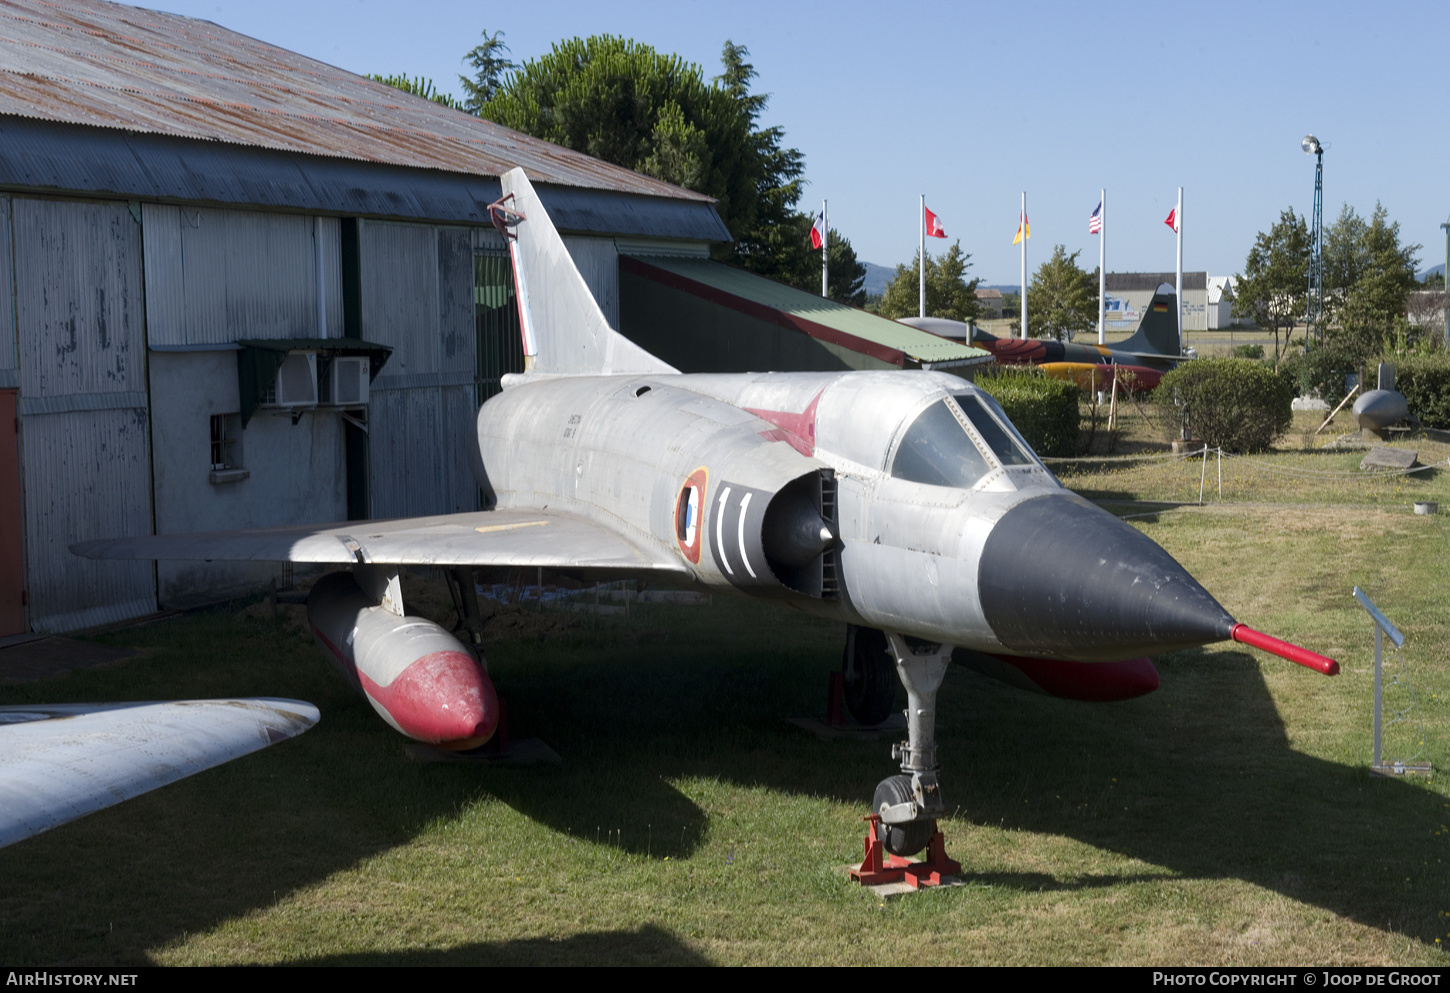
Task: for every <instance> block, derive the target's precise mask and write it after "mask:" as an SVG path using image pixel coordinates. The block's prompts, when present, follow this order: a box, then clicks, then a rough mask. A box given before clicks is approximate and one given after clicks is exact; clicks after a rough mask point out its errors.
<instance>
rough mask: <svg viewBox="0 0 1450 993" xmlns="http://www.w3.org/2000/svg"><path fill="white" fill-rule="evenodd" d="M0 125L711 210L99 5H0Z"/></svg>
mask: <svg viewBox="0 0 1450 993" xmlns="http://www.w3.org/2000/svg"><path fill="white" fill-rule="evenodd" d="M0 115H9V116H11V117H13V118H23V119H29V120H31V121H36V122H50V123H52V124H58V125H63V126H70V127H62V128H60V129H58V133H62V134H70V135H75V134H77V133H78V132H77V128H84V129H87V131H89V129H108V130H111V131H113V132H120V133H121V134H124V135H127V136H132V135H134V136H138V137H142V138H146V137H149V136H156V138H159V139H163V140H162V142H161V143H160V144H161V145H166V144H169V143H167V142H165V141H164V139H184V140H186V141H188V142H203V143H207V144H211V143H219V144H221V145H225V146H230V147H231V148H232V150H233V152H234V153H235V152H239V151H241V150H243V149H249V150H266V151H271V152H281V153H294V154H298V153H300V154H301V155H307V156H319V157H323V158H326V159H333V160H338V159H341V160H351V161H352V162H355V163H358V164H374V165H378V166H384V167H394V168H395V169H396V168H398V167H402V168H405V169H409V170H419V169H422V170H434V171H438V172H442V173H447V174H455V175H457V176H458V177H460V178H461V177H490V178H493V177H497V176H499V175H501V174H502V173H504V172H506V171H507V170H509V169H511V168H513V167H514V166H521V167H522V168H523V169H524V171H525V172H527V173H528V174H529V176H530V178H531V179H533V180H534V181H535V182H536V183H541V184H545V185H547V186H554V187H567V188H572V189H575V190H580V191H597V192H600V193H614V194H625V195H628V196H630V197H631V198H634V197H649V198H662V199H665V200H670V201H674V202H676V203H681V202H685V203H690V204H692V205H695V206H697V207H706V208H709V207H711V206H712V205H713V201H712V200H711V199H710V198H709V197H707V196H705V195H704V194H701V193H696V192H694V191H691V190H686V189H684V188H682V187H678V186H674V185H672V184H669V183H666V182H663V181H661V180H658V179H654V178H653V177H650V176H645V175H641V174H639V173H636V172H632V171H630V170H628V169H624V168H621V167H619V166H615V165H611V164H609V163H607V162H603V161H601V160H599V159H595V158H591V157H590V156H588V155H585V154H583V153H581V152H576V151H573V150H572V149H568V148H564V147H561V146H559V145H554V144H551V143H550V142H547V141H544V140H542V139H539V138H533V137H530V136H528V135H525V134H521V133H519V132H517V131H512V130H510V129H508V128H505V127H503V126H502V125H499V124H495V123H493V122H491V121H485V120H482V119H481V118H477V117H474V116H472V115H470V114H465V113H463V112H462V111H457V110H452V109H450V108H447V107H444V106H442V105H441V104H436V103H433V102H432V101H430V100H425V99H423V98H421V97H415V96H413V95H411V94H407V93H404V92H402V91H400V90H397V89H394V88H393V87H391V86H387V85H386V84H383V83H378V82H374V81H372V80H369V79H366V78H365V77H362V76H358V75H355V74H354V73H350V72H347V71H345V70H342V69H338V68H336V67H334V66H330V65H327V64H326V63H322V62H318V61H315V60H313V59H309V58H307V57H306V56H303V55H299V54H297V53H295V52H290V51H287V50H286V49H282V48H278V47H276V46H275V45H269V44H267V43H266V42H263V41H259V40H257V39H255V38H250V37H247V36H246V35H243V34H239V33H237V32H235V31H230V30H228V29H226V28H223V27H220V26H219V25H216V24H213V23H211V22H210V21H202V20H196V19H193V18H189V17H181V16H179V15H176V14H167V13H163V12H160V11H153V10H146V9H143V8H139V7H127V6H122V5H120V4H113V3H104V2H100V0H50V2H46V0H0ZM20 130H21V131H23V132H28V133H31V134H34V133H35V129H34V128H24V127H22V128H20ZM89 133H91V134H96V132H94V131H90V132H89ZM117 137H119V136H117ZM113 143H114V142H113ZM143 144H145V145H146V147H148V148H154V147H158V142H157V141H155V140H152V141H150V142H143ZM271 158H272V159H273V160H274V161H275V156H274V157H271ZM339 164H340V163H339ZM475 182H476V181H475ZM488 185H490V186H493V185H494V184H488ZM299 206H302V205H300V204H299ZM710 213H711V214H713V213H714V211H713V209H711V210H710ZM715 227H716V230H717V234H716V237H717V239H718V238H719V233H723V232H724V225H723V224H721V223H720V222H719V221H718V219H717V220H716V221H715ZM724 237H725V238H728V234H725V235H724Z"/></svg>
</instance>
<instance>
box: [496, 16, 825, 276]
mask: <svg viewBox="0 0 1450 993" xmlns="http://www.w3.org/2000/svg"><path fill="white" fill-rule="evenodd" d="M495 40H496V38H495V39H489V42H490V43H491V42H493V41H495ZM480 47H486V46H480ZM474 51H475V52H478V49H475V50H474ZM493 51H494V50H493V49H490V50H489V53H486V54H491V53H492V52H493ZM748 54H749V53H748V51H747V50H746V49H745V47H744V46H742V45H736V44H733V43H732V42H729V41H727V42H726V43H725V46H724V50H723V53H722V55H721V62H722V66H723V72H722V73H721V75H720V76H718V77H716V78H715V79H714V80H713V81H712V82H711V83H708V84H707V83H706V82H705V79H704V74H703V71H702V69H701V68H700V66H698V65H695V64H694V63H690V62H686V61H685V60H683V59H681V58H680V57H679V56H677V55H666V54H662V53H660V52H657V51H655V50H654V49H653V48H651V47H650V46H648V45H642V44H639V43H637V42H634V41H631V40H629V39H627V38H619V37H615V36H612V35H596V36H594V37H591V38H571V39H568V40H566V41H561V42H559V43H557V44H555V45H554V46H553V48H552V50H551V51H550V52H549V54H547V55H543V56H540V57H539V58H537V59H529V60H526V61H525V62H524V63H523V65H521V66H519V67H518V68H517V69H516V70H515V71H513V72H512V73H510V74H509V75H508V76H507V77H505V78H503V79H502V80H501V81H498V83H497V87H496V89H495V90H494V92H493V93H492V95H491V96H490V97H489V98H488V99H487V100H485V101H483V102H482V104H481V106H480V110H479V113H480V116H482V117H486V118H488V119H489V120H491V121H497V122H498V123H499V124H503V125H505V126H506V127H510V128H513V129H514V130H516V131H522V132H524V133H526V134H531V135H534V136H536V137H539V138H544V139H546V140H548V141H552V142H554V143H555V144H559V145H564V146H566V147H568V148H573V149H575V150H577V151H580V152H584V153H585V154H588V155H592V156H594V157H595V158H600V159H603V160H604V161H606V162H612V163H614V164H615V165H620V166H623V167H625V168H627V169H634V170H636V171H638V172H643V173H646V174H648V175H651V176H654V177H656V178H658V179H662V180H665V181H666V182H669V183H674V184H676V185H679V186H683V187H685V188H687V189H691V190H695V191H697V192H700V193H705V194H707V195H709V196H712V197H714V198H715V200H716V201H717V203H716V209H717V210H718V211H719V213H720V217H721V219H722V220H723V221H724V222H725V226H726V227H727V228H728V229H729V231H730V234H731V237H732V238H733V239H734V242H733V243H732V244H730V245H726V246H722V247H720V248H718V249H717V251H716V257H717V258H719V259H721V260H723V261H729V262H733V263H735V264H737V265H740V266H742V267H744V268H746V269H750V270H752V271H755V272H759V273H762V274H764V275H768V276H773V277H775V278H777V279H780V280H781V281H782V282H786V283H790V284H792V285H802V282H803V280H805V279H806V276H805V273H806V272H807V271H808V267H809V259H810V256H811V247H810V241H809V238H808V232H809V230H810V220H809V219H808V218H805V216H804V215H802V214H800V213H798V212H797V211H795V210H794V207H795V204H796V202H797V201H798V200H799V199H800V195H801V184H802V178H801V177H802V174H803V172H804V168H805V167H804V159H803V157H802V155H801V153H800V152H799V151H797V150H796V149H794V148H785V147H784V132H783V131H782V130H781V129H780V128H762V127H759V126H758V121H759V118H760V115H761V114H762V113H763V112H764V110H765V107H766V103H767V101H768V99H769V98H768V97H767V96H766V95H765V94H758V93H751V92H750V82H751V80H753V79H754V78H755V76H756V72H755V68H754V67H753V66H751V65H750V63H748V62H746V61H745V57H746V55H748ZM495 78H496V77H495ZM802 223H804V225H805V226H804V227H801V224H802Z"/></svg>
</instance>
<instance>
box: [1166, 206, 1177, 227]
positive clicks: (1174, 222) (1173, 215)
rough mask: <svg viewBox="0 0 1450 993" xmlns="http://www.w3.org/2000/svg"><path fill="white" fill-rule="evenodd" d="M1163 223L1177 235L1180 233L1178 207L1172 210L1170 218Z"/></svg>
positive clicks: (1169, 213)
mask: <svg viewBox="0 0 1450 993" xmlns="http://www.w3.org/2000/svg"><path fill="white" fill-rule="evenodd" d="M1163 223H1164V224H1166V225H1168V226H1169V227H1170V228H1172V229H1173V232H1174V233H1175V234H1177V233H1178V208H1177V207H1174V208H1173V209H1172V210H1170V211H1169V212H1168V218H1167V220H1165V221H1164V222H1163Z"/></svg>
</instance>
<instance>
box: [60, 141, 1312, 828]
mask: <svg viewBox="0 0 1450 993" xmlns="http://www.w3.org/2000/svg"><path fill="white" fill-rule="evenodd" d="M503 188H504V193H505V196H504V198H503V199H502V200H500V201H499V203H498V204H495V205H494V207H493V208H492V212H493V215H494V219H495V223H496V224H497V225H498V226H499V228H500V230H501V231H502V232H503V233H504V234H505V236H506V237H507V239H508V244H509V248H510V252H511V254H512V257H513V267H514V274H515V280H516V290H517V298H518V301H519V310H520V316H521V323H522V333H523V337H524V352H525V355H526V371H525V372H524V373H522V374H520V375H515V376H509V377H505V380H504V390H503V392H502V393H501V394H500V395H499V396H496V397H494V398H492V399H490V400H489V401H488V402H487V403H485V404H484V405H483V407H482V408H481V409H480V410H479V412H478V421H477V428H478V444H477V447H476V450H475V451H474V453H473V454H474V455H475V463H474V471H475V474H476V476H477V479H478V483H479V486H480V487H481V488H482V490H483V492H484V493H485V494H486V496H487V503H488V508H489V509H487V510H484V511H480V512H478V513H472V514H455V515H449V516H444V517H433V518H422V519H412V520H398V521H374V522H357V521H354V522H350V523H347V524H338V525H324V526H316V527H291V528H280V529H272V530H267V531H252V532H227V533H215V534H205V535H160V536H152V537H142V538H125V539H114V540H105V541H90V542H85V543H82V544H79V545H76V546H75V551H76V552H77V553H79V554H81V555H87V556H92V557H97V558H143V559H154V558H190V559H255V560H280V561H292V562H335V563H346V564H348V565H350V566H351V570H350V574H349V573H339V574H335V575H334V576H330V577H327V578H326V579H325V580H324V581H322V582H319V583H318V584H317V586H316V587H314V591H313V593H312V594H311V599H310V602H309V619H310V621H311V624H312V628H313V631H314V633H315V634H316V636H317V639H318V642H319V644H320V645H321V646H322V648H323V650H324V653H325V654H327V655H328V657H329V658H330V659H332V660H333V661H334V662H335V663H336V664H338V665H339V666H340V667H341V668H342V670H343V671H344V672H345V673H346V674H347V676H348V677H349V678H350V679H351V680H352V681H353V682H354V683H355V685H357V686H358V688H359V689H360V690H361V691H362V692H363V693H364V694H365V695H366V696H367V698H368V700H369V701H370V702H371V703H372V705H373V706H374V708H375V709H377V711H378V712H379V714H380V715H381V716H382V717H383V718H384V719H385V720H387V722H388V723H389V724H391V725H392V726H393V727H395V728H397V729H398V730H399V731H401V732H402V733H404V734H405V735H408V736H410V737H413V738H415V739H417V740H420V741H426V742H431V743H433V744H437V745H440V746H442V747H451V748H459V749H464V748H471V747H474V746H476V745H478V744H480V743H481V742H482V741H484V740H486V739H487V738H488V736H489V735H490V734H492V733H493V729H494V726H495V723H496V721H497V702H496V698H495V696H494V692H493V687H492V686H491V685H490V684H489V682H488V677H487V675H486V674H485V673H484V672H483V671H482V669H481V667H480V666H479V665H478V664H477V663H476V661H475V660H474V659H473V657H472V655H471V654H470V653H469V652H468V651H467V650H466V649H465V647H464V646H463V645H462V644H461V643H459V642H458V641H457V640H456V639H454V638H453V636H452V635H450V634H449V633H448V632H446V631H444V630H443V629H442V628H440V627H438V626H437V625H434V624H431V623H430V622H427V621H423V620H420V619H418V618H412V617H405V616H404V613H403V605H402V598H401V594H400V591H399V586H398V580H397V570H398V567H399V566H401V565H404V564H428V565H437V566H459V567H470V566H479V565H492V566H513V567H534V566H538V567H543V568H560V569H570V570H587V571H591V572H594V573H597V574H614V575H633V576H640V577H653V578H659V579H662V580H668V581H671V582H674V583H677V584H683V585H687V586H692V587H695V588H698V589H703V590H714V591H721V592H729V593H737V594H743V595H746V596H752V597H758V598H762V599H769V600H775V601H779V602H780V603H782V604H784V605H787V606H789V607H793V608H795V609H797V610H801V611H804V612H806V613H809V614H814V615H817V616H821V617H827V618H831V619H834V620H838V621H840V622H842V624H843V626H845V627H846V630H847V632H848V634H847V651H846V660H845V677H846V678H845V688H846V702H847V704H848V706H849V708H850V709H851V711H852V712H853V714H854V715H855V716H857V717H858V718H859V719H861V720H862V721H863V722H869V723H874V722H878V721H880V720H881V719H882V718H884V717H885V716H886V715H887V712H888V711H889V710H890V708H891V705H892V699H893V695H894V691H895V679H896V677H899V678H900V680H901V681H902V682H903V683H904V684H905V686H906V690H907V695H908V699H909V702H910V706H909V709H908V711H907V713H908V726H909V732H908V740H907V741H905V742H903V743H901V744H900V745H899V746H896V748H895V749H894V750H893V754H894V756H895V757H896V758H899V759H900V763H901V774H900V775H896V776H892V777H890V778H888V779H886V780H884V781H883V782H882V783H881V784H880V785H879V786H878V788H877V790H876V795H875V798H874V801H873V811H874V812H875V813H877V814H879V815H880V817H881V820H882V823H883V827H884V828H885V829H886V830H885V832H884V835H885V842H886V846H887V848H888V849H889V850H891V851H892V852H893V853H896V854H912V853H914V852H916V851H919V850H920V849H921V848H922V847H924V846H925V845H926V843H927V840H928V838H929V834H930V830H931V822H932V819H933V818H935V817H937V816H940V815H941V814H942V813H943V812H944V811H945V810H946V809H947V808H946V806H945V803H944V801H943V799H942V792H941V789H940V786H939V784H938V781H937V771H938V764H937V758H936V742H935V699H936V694H937V689H938V687H939V686H940V684H941V681H942V677H943V676H944V674H945V672H946V668H947V665H948V663H949V661H950V660H951V658H952V654H953V649H954V648H955V649H956V650H957V653H958V658H959V659H961V660H963V661H966V662H968V663H969V664H972V665H974V666H976V667H977V668H980V669H982V670H983V671H987V672H989V673H992V674H994V675H998V676H1000V677H1003V678H1007V679H1010V680H1012V681H1014V682H1017V683H1019V684H1021V685H1026V686H1029V687H1031V688H1036V689H1041V690H1044V691H1046V692H1050V693H1055V694H1057V695H1061V696H1069V697H1077V698H1082V699H1121V698H1123V697H1128V696H1135V695H1137V694H1139V693H1143V692H1148V691H1150V690H1152V689H1153V688H1155V687H1156V686H1157V683H1158V677H1157V673H1156V671H1155V670H1154V669H1153V667H1152V664H1151V663H1150V662H1149V661H1148V660H1147V658H1146V656H1150V655H1157V654H1161V653H1163V652H1169V651H1174V650H1177V649H1183V648H1188V647H1192V646H1195V645H1203V644H1206V643H1209V642H1215V641H1222V640H1226V639H1230V638H1234V639H1237V640H1240V641H1247V642H1249V643H1251V644H1255V645H1257V646H1259V647H1263V648H1266V649H1268V650H1270V651H1274V652H1276V653H1278V654H1283V655H1285V656H1286V657H1291V658H1293V659H1294V660H1295V661H1299V662H1301V663H1303V664H1308V665H1311V666H1313V667H1316V668H1319V669H1320V670H1321V671H1325V672H1333V671H1335V670H1337V666H1336V664H1335V663H1334V662H1333V661H1332V660H1329V659H1325V658H1323V657H1321V656H1317V655H1314V654H1313V653H1310V652H1306V651H1304V650H1303V649H1296V648H1294V647H1293V646H1288V645H1285V644H1284V643H1282V642H1278V641H1277V640H1275V639H1271V638H1268V636H1265V635H1260V634H1259V633H1258V632H1254V631H1251V630H1249V629H1247V628H1245V627H1244V626H1243V625H1240V624H1237V622H1236V621H1235V620H1234V619H1233V618H1232V617H1231V616H1229V614H1228V612H1227V611H1226V610H1224V609H1223V607H1221V606H1220V605H1219V604H1218V603H1217V602H1216V601H1215V600H1214V599H1213V597H1212V596H1210V595H1209V593H1208V592H1207V591H1206V590H1204V589H1203V587H1202V586H1200V585H1199V584H1198V583H1197V582H1196V581H1195V580H1194V579H1193V577H1192V576H1190V575H1189V574H1188V573H1187V572H1186V571H1185V570H1184V569H1183V568H1182V567H1181V566H1180V565H1179V564H1178V563H1177V562H1175V561H1174V560H1173V559H1172V558H1171V557H1170V556H1169V555H1168V554H1167V553H1166V552H1164V551H1163V550H1162V549H1161V548H1159V547H1158V546H1157V545H1156V544H1154V543H1153V542H1152V541H1151V540H1150V539H1148V538H1146V537H1145V536H1143V535H1142V534H1141V533H1140V532H1138V531H1136V530H1134V529H1133V528H1131V527H1129V526H1128V525H1126V524H1124V523H1123V522H1121V521H1119V520H1118V519H1117V518H1115V517H1113V516H1112V515H1110V514H1108V513H1106V512H1104V511H1102V510H1100V509H1098V508H1097V507H1095V506H1094V505H1092V504H1091V503H1089V502H1088V501H1086V500H1084V499H1082V498H1080V497H1078V496H1075V495H1074V494H1072V493H1070V492H1068V491H1067V490H1066V489H1064V488H1063V487H1062V485H1061V484H1060V483H1059V482H1058V481H1057V479H1056V478H1055V477H1054V476H1053V475H1052V473H1051V472H1049V471H1048V469H1047V468H1046V467H1045V466H1043V464H1042V463H1041V462H1040V461H1039V460H1038V458H1037V456H1036V455H1034V454H1033V452H1032V449H1031V448H1030V446H1028V445H1027V443H1026V442H1025V441H1023V439H1022V437H1021V435H1019V434H1018V432H1017V431H1016V429H1015V428H1014V427H1013V426H1012V424H1011V422H1010V421H1009V420H1008V419H1007V417H1006V416H1005V415H1004V414H1003V412H1002V409H1001V408H1000V407H999V406H998V405H997V404H996V402H995V401H993V399H992V398H991V397H990V396H988V395H987V394H986V393H984V392H982V391H981V390H978V389H977V388H976V387H975V386H973V385H972V384H971V383H969V382H966V381H964V380H962V379H959V378H957V377H955V376H951V375H947V374H945V373H936V372H916V371H903V372H843V373H762V374H745V375H683V374H681V373H679V372H678V371H677V370H676V369H674V368H672V367H671V366H669V365H667V364H666V363H664V362H662V361H660V360H659V359H657V358H655V357H654V356H652V355H650V354H649V353H647V352H645V351H644V350H642V349H641V348H639V347H638V346H636V345H634V344H633V343H632V342H630V341H629V340H628V339H626V338H624V337H623V336H622V335H620V334H619V333H618V332H616V331H615V330H614V329H613V328H611V327H610V326H609V324H608V322H607V321H606V320H605V318H604V316H603V314H602V313H601V312H600V310H599V308H598V306H597V305H596V304H595V301H594V298H593V296H592V295H591V294H590V292H589V290H588V288H587V287H586V286H585V284H584V281H583V279H582V278H581V277H580V275H579V273H578V271H577V270H576V269H575V268H574V265H573V263H572V261H571V260H570V257H569V254H568V252H567V251H566V249H565V247H564V244H563V242H562V241H561V240H560V238H559V236H558V234H557V233H556V231H555V230H554V227H553V225H552V224H551V223H550V220H549V217H548V214H547V213H546V212H545V210H544V208H543V205H542V204H541V203H540V202H539V199H538V197H537V196H536V194H535V192H534V190H533V187H532V186H531V185H530V184H529V181H528V180H527V179H526V178H525V176H524V174H523V172H522V171H520V170H517V169H515V170H513V171H512V172H510V173H508V174H507V175H505V176H504V177H503ZM1064 536H1070V537H1069V538H1068V540H1064ZM468 588H470V589H471V581H469V583H468Z"/></svg>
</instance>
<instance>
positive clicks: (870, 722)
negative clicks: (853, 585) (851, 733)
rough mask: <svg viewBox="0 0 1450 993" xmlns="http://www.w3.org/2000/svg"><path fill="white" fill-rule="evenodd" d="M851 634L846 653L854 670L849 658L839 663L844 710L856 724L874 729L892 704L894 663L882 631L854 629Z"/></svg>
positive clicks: (894, 696) (893, 697)
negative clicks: (853, 662) (842, 685)
mask: <svg viewBox="0 0 1450 993" xmlns="http://www.w3.org/2000/svg"><path fill="white" fill-rule="evenodd" d="M854 635H855V636H854V637H852V638H848V639H847V642H846V651H847V653H850V652H852V651H854V652H855V655H856V660H855V661H856V664H855V666H854V669H855V671H854V672H852V668H853V667H852V666H851V664H850V663H851V659H850V657H849V655H848V656H847V657H845V658H843V659H842V662H841V671H842V672H843V673H845V676H846V678H845V680H844V683H845V685H844V690H845V693H844V696H845V703H846V709H847V710H848V711H850V714H851V716H852V717H853V718H854V719H855V721H856V723H857V724H860V725H862V726H864V727H875V726H876V725H878V724H880V723H881V722H882V721H884V720H886V718H887V717H888V716H890V714H891V708H892V706H893V705H894V704H895V703H896V684H897V678H896V660H895V659H894V658H892V655H891V648H890V646H888V645H887V644H886V635H885V633H884V632H881V631H878V630H876V629H875V628H856V629H855V632H854Z"/></svg>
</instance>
